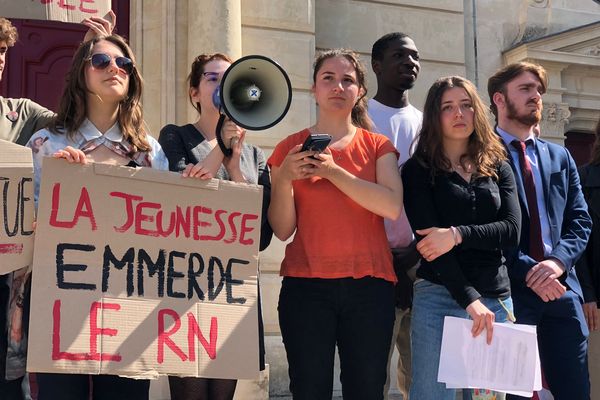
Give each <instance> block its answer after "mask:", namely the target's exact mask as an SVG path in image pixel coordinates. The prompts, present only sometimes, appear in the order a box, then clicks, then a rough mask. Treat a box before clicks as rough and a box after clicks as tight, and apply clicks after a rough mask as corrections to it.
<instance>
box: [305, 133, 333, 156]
mask: <svg viewBox="0 0 600 400" xmlns="http://www.w3.org/2000/svg"><path fill="white" fill-rule="evenodd" d="M330 142H331V135H328V134H326V133H314V134H311V135H309V136H308V137H307V138H306V140H305V141H304V144H303V145H302V149H301V150H300V151H301V152H302V151H317V152H319V153H322V152H323V150H325V148H326V147H327V145H329V143H330Z"/></svg>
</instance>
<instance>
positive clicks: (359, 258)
mask: <svg viewBox="0 0 600 400" xmlns="http://www.w3.org/2000/svg"><path fill="white" fill-rule="evenodd" d="M309 134H310V132H309V131H308V129H305V130H303V131H300V132H298V133H295V134H293V135H290V136H288V137H287V138H285V139H284V140H283V141H281V142H280V143H279V144H278V145H277V146H276V147H275V150H274V151H273V154H272V155H271V157H270V158H269V161H268V164H269V165H270V166H275V167H279V166H280V165H281V163H282V162H283V159H284V158H285V157H286V155H287V154H288V152H289V151H290V149H291V148H292V147H294V146H296V145H297V144H302V143H303V142H304V140H305V139H306V138H307V137H308V135H309ZM332 153H333V156H334V160H335V162H336V164H337V165H339V166H340V167H342V168H344V169H345V170H346V171H348V172H350V173H351V174H353V175H355V176H356V177H358V178H360V179H364V180H366V181H369V182H376V181H377V180H376V162H377V159H378V158H379V157H381V156H383V155H385V154H387V153H396V155H397V154H398V153H397V151H396V149H395V148H394V146H393V145H392V143H391V142H390V141H389V139H388V138H386V137H385V136H383V135H380V134H376V133H371V132H368V131H366V130H364V129H358V130H357V131H356V134H355V135H354V138H353V139H352V141H351V142H350V143H349V144H348V145H347V146H346V147H345V148H344V149H342V150H332ZM292 185H293V188H294V204H295V206H296V234H295V236H294V239H293V240H292V242H291V243H290V244H288V245H287V247H286V249H285V257H284V259H283V262H282V264H281V272H280V273H281V275H282V276H291V277H301V278H355V279H358V278H363V277H365V276H373V277H376V278H382V279H385V280H386V281H390V282H396V274H395V273H394V269H393V266H392V258H391V253H390V249H389V246H388V242H387V237H386V235H385V230H384V227H383V218H382V217H380V216H378V215H376V214H374V213H372V212H371V211H368V210H367V209H365V208H363V207H361V206H360V205H358V204H357V203H356V202H354V200H352V199H350V198H349V197H348V196H346V195H345V194H344V193H342V192H341V191H340V190H339V189H338V188H337V187H336V186H335V185H333V184H332V183H331V182H330V181H329V180H327V179H323V178H319V177H313V178H308V179H300V180H295V181H294V182H293V183H292Z"/></svg>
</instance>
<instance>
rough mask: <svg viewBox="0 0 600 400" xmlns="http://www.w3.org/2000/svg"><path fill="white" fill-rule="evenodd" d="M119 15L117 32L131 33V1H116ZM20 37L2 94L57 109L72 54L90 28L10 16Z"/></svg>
mask: <svg viewBox="0 0 600 400" xmlns="http://www.w3.org/2000/svg"><path fill="white" fill-rule="evenodd" d="M112 9H113V10H114V11H115V13H116V14H117V27H116V28H115V32H116V33H119V34H120V35H122V36H125V37H128V36H129V0H113V1H112ZM11 22H12V24H13V25H14V26H15V27H16V28H17V30H18V32H19V40H18V41H17V43H16V44H15V46H14V47H12V48H10V50H9V51H8V53H7V54H6V66H5V70H4V74H3V77H2V81H0V94H1V95H2V96H4V97H12V98H20V97H26V98H29V99H32V100H33V101H35V102H37V103H39V104H41V105H43V106H45V107H47V108H49V109H51V110H56V109H57V106H58V102H59V98H60V96H61V94H62V90H63V87H64V82H65V75H66V73H67V71H68V69H69V66H70V65H71V59H72V57H73V54H74V53H75V51H76V50H77V46H79V43H81V40H82V39H83V36H84V35H85V32H86V31H87V28H86V27H85V26H83V25H79V24H65V23H61V22H54V21H40V20H33V19H11Z"/></svg>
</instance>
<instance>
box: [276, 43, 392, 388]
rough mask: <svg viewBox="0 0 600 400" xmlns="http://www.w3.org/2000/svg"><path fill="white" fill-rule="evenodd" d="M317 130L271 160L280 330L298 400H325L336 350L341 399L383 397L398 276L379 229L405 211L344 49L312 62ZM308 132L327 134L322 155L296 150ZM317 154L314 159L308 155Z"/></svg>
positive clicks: (294, 138)
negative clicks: (279, 244)
mask: <svg viewBox="0 0 600 400" xmlns="http://www.w3.org/2000/svg"><path fill="white" fill-rule="evenodd" d="M313 82H314V84H313V87H312V92H313V94H314V96H315V99H316V102H317V105H318V106H319V117H318V120H317V123H316V124H315V125H314V126H312V127H310V128H308V129H305V130H303V131H301V132H298V133H295V134H293V135H291V136H289V137H287V138H286V139H284V140H283V141H282V142H281V143H279V144H278V145H277V147H276V148H275V150H274V152H273V155H272V156H271V157H270V159H269V162H268V163H269V164H270V166H271V167H272V192H271V204H270V207H269V213H268V216H269V222H270V223H271V226H272V228H273V232H274V233H275V235H276V236H277V237H278V238H279V239H281V240H287V239H288V238H290V237H291V236H292V235H293V234H294V233H295V236H294V239H293V240H292V242H291V243H290V244H289V245H288V246H287V248H286V252H285V258H284V260H283V262H282V266H281V275H282V276H283V277H284V278H283V284H282V288H281V293H280V297H279V308H278V309H279V324H280V327H281V333H282V336H283V342H284V345H285V349H286V352H287V358H288V364H289V374H290V380H291V383H290V390H291V391H292V394H293V396H294V399H307V400H308V399H310V400H319V399H331V396H332V389H333V362H334V353H335V347H336V345H337V347H338V352H339V355H340V364H341V371H342V374H341V381H342V391H343V396H344V399H381V398H383V386H384V384H385V380H386V366H387V357H388V350H389V343H390V341H391V335H392V329H393V324H394V283H395V281H396V277H395V274H394V270H393V267H392V261H391V256H390V252H389V249H388V244H387V239H386V236H385V231H384V227H383V217H387V218H391V219H395V218H397V217H398V216H399V215H400V211H401V209H402V182H401V180H400V175H399V173H398V167H397V156H398V154H397V152H396V150H395V148H394V146H393V145H392V144H391V143H390V141H389V140H388V139H387V138H386V137H385V136H383V135H379V134H374V133H371V132H369V131H368V130H367V129H369V128H370V120H369V118H368V116H367V112H366V98H365V95H366V92H367V88H366V86H365V69H364V67H363V66H362V64H361V63H360V62H359V60H358V57H357V56H356V55H355V54H354V53H353V52H352V51H349V50H340V49H338V50H331V51H328V52H325V53H323V54H321V55H319V56H318V57H317V59H316V61H315V66H314V73H313ZM312 133H327V134H329V135H331V136H332V141H331V143H330V144H329V147H328V148H327V149H325V151H324V152H322V153H320V154H319V153H317V152H314V151H301V148H302V143H303V142H304V140H305V139H306V138H307V137H308V136H309V135H310V134H312ZM311 156H313V157H314V158H313V157H311Z"/></svg>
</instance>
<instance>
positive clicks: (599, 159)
mask: <svg viewBox="0 0 600 400" xmlns="http://www.w3.org/2000/svg"><path fill="white" fill-rule="evenodd" d="M590 164H593V165H600V120H599V121H598V124H596V140H595V141H594V145H593V146H592V157H591V159H590Z"/></svg>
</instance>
